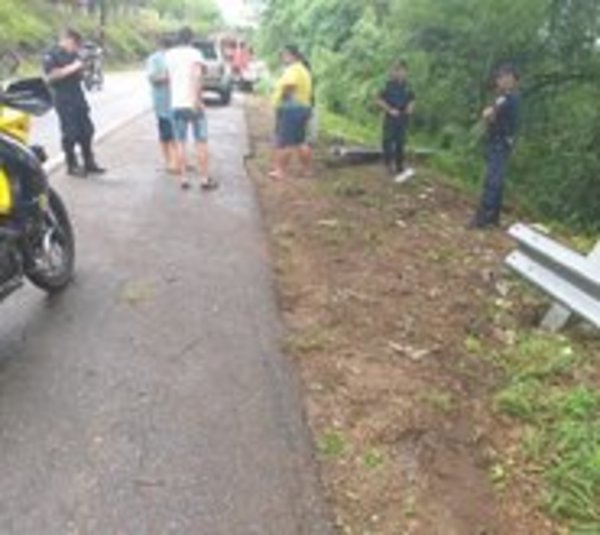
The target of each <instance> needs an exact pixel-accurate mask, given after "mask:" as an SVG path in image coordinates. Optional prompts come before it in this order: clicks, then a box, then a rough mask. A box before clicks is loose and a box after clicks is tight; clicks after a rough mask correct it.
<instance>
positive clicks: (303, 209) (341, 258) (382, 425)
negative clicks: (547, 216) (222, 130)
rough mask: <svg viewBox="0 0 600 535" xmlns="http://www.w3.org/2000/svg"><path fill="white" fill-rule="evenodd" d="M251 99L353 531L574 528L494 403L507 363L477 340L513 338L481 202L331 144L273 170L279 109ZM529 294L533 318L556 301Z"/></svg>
mask: <svg viewBox="0 0 600 535" xmlns="http://www.w3.org/2000/svg"><path fill="white" fill-rule="evenodd" d="M247 109H248V117H249V124H250V129H251V136H252V147H253V155H252V156H251V158H249V160H248V167H249V170H250V174H251V176H252V177H253V179H254V181H255V182H256V184H257V186H258V191H259V196H260V199H261V202H262V205H263V208H264V213H265V218H266V226H267V230H268V233H269V236H270V238H271V243H272V254H273V258H274V263H275V271H276V276H277V282H278V289H279V298H280V305H281V309H282V311H283V315H284V319H285V323H286V325H287V328H288V335H287V338H286V340H285V348H286V350H287V352H288V353H289V355H290V356H291V357H292V358H294V359H295V362H296V363H297V365H298V368H299V370H300V373H301V375H302V378H303V380H304V385H305V395H306V396H305V397H306V411H307V415H308V419H309V422H310V425H311V428H312V430H313V433H314V436H315V442H316V444H317V447H318V449H319V452H320V453H319V455H320V458H321V460H322V477H323V481H324V485H325V487H326V490H327V495H328V498H329V499H330V502H331V504H332V508H333V511H334V514H335V517H336V524H337V526H338V527H339V530H340V533H348V534H361V535H365V534H386V535H387V534H389V535H409V534H410V535H484V534H485V535H504V534H510V535H521V534H522V535H538V534H539V535H546V534H552V533H562V531H560V529H559V528H558V527H556V526H554V525H553V524H552V523H551V522H550V521H549V520H548V519H547V518H546V517H545V516H544V515H543V514H542V513H541V512H540V510H539V498H538V496H539V485H538V482H537V481H536V479H535V476H532V475H531V474H529V473H527V474H528V475H525V471H523V472H521V470H520V469H519V465H518V462H519V461H518V453H517V444H518V441H519V436H518V432H517V431H516V430H515V429H513V427H511V425H510V422H508V421H506V420H505V419H503V418H502V417H501V416H500V415H498V414H497V413H496V412H495V411H494V408H493V403H492V398H493V392H494V391H495V389H496V388H497V382H498V377H497V376H496V373H495V371H494V368H493V366H491V365H490V364H489V363H488V362H487V361H486V359H482V358H481V355H475V354H474V352H473V351H470V349H469V345H470V344H469V341H470V340H474V339H477V340H486V341H487V342H488V344H489V345H490V346H491V347H493V346H494V344H496V343H497V345H498V346H501V345H502V344H503V343H504V340H503V337H506V336H509V335H510V331H509V330H506V329H500V328H498V324H497V320H498V317H499V316H500V315H502V314H505V313H506V312H507V311H506V310H505V308H506V306H507V305H506V304H505V302H504V301H503V295H504V284H505V282H504V277H505V274H504V271H503V268H502V260H503V257H504V256H505V254H506V253H507V251H508V250H509V248H510V246H511V244H510V242H509V241H508V240H507V238H506V237H505V236H504V233H502V232H483V233H481V232H479V233H478V232H470V231H467V230H465V222H466V221H467V219H468V217H469V216H470V215H471V214H472V212H473V209H474V205H473V199H470V198H469V197H468V196H466V195H465V194H464V193H461V192H459V191H458V190H456V189H455V188H453V187H452V186H451V185H449V184H448V183H446V182H444V181H443V180H441V179H440V178H439V177H437V176H435V174H433V173H431V172H429V171H427V170H426V169H424V168H419V169H418V178H416V179H415V180H414V181H413V182H411V183H409V184H405V185H403V186H396V185H394V184H392V183H391V181H390V179H389V177H387V176H386V175H385V174H384V172H383V171H382V170H381V169H380V167H379V166H367V167H353V168H331V167H328V166H326V165H325V164H324V163H323V160H324V159H326V157H325V156H324V155H321V158H320V159H319V163H318V164H317V176H316V177H315V178H313V179H302V178H290V179H289V180H286V181H281V182H275V181H272V180H270V179H269V178H268V177H267V171H268V168H269V162H270V156H269V153H270V147H271V129H272V126H271V125H272V117H271V114H270V111H269V109H268V106H266V105H265V103H264V102H263V101H262V100H261V99H259V98H253V99H249V100H248V104H247ZM527 299H528V298H527V292H524V297H523V301H522V302H518V303H516V304H515V303H512V304H511V305H510V306H511V307H512V308H511V309H510V310H509V311H508V313H509V314H508V315H510V316H511V317H514V321H518V322H520V323H521V324H532V323H533V321H534V320H536V319H537V318H538V316H539V314H540V313H541V311H542V305H541V304H540V303H538V302H536V301H535V300H530V301H527ZM486 347H487V346H486ZM499 459H502V465H500V464H499V463H500V461H499ZM506 459H513V460H514V461H509V464H508V466H509V468H508V469H509V470H510V472H511V473H510V477H505V474H504V470H506V468H501V467H500V466H502V467H506V466H507V465H506V462H505V461H506ZM511 462H513V463H515V464H514V465H513V466H512V468H511V464H510V463H511Z"/></svg>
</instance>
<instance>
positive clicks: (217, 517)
mask: <svg viewBox="0 0 600 535" xmlns="http://www.w3.org/2000/svg"><path fill="white" fill-rule="evenodd" d="M210 125H211V128H210V130H211V152H212V163H211V166H212V173H213V175H214V176H215V177H216V178H218V179H219V180H220V181H221V188H220V189H219V190H218V191H215V192H211V193H203V192H201V191H200V190H199V188H197V187H195V188H194V189H193V190H192V191H190V192H187V193H186V192H182V191H181V190H179V188H178V187H177V185H176V183H175V182H174V181H173V179H172V177H168V176H165V175H164V174H163V173H162V172H161V171H160V170H158V169H159V168H160V162H159V158H158V155H157V151H156V143H155V131H154V121H153V119H152V117H149V116H144V117H143V118H141V119H138V120H136V121H135V122H134V123H131V124H130V125H129V126H128V127H127V128H126V129H124V130H122V131H120V132H118V133H117V134H114V135H113V136H111V137H110V138H108V139H107V140H106V142H105V143H104V144H103V145H102V146H101V147H100V148H99V151H98V152H99V159H100V161H101V162H102V163H104V164H106V165H107V166H109V167H110V173H109V174H108V175H106V177H103V178H102V179H97V180H81V179H79V180H77V179H67V178H64V177H61V176H56V177H53V181H54V183H55V185H56V187H57V188H58V189H59V190H60V192H61V193H62V194H63V196H64V197H65V200H66V202H67V205H68V207H69V209H70V211H71V213H72V216H73V220H74V223H75V227H76V233H77V240H78V269H77V279H76V281H75V283H74V284H73V286H72V287H71V288H70V289H69V290H68V291H67V292H66V293H65V294H64V295H62V296H60V297H58V298H55V299H52V300H49V299H47V298H46V297H45V296H44V295H43V294H42V293H40V292H38V291H37V290H35V289H33V288H30V287H28V288H26V289H24V290H22V291H20V292H18V293H17V294H15V295H14V296H12V297H11V298H10V299H9V300H8V301H6V302H5V303H3V304H2V305H1V306H0V473H1V477H0V533H1V534H3V535H12V534H18V535H38V534H39V535H55V534H56V535H65V534H78V535H79V534H94V535H96V534H98V535H115V534H124V535H130V534H131V535H146V534H147V535H154V534H156V535H166V534H194V535H196V534H201V535H212V534H215V535H217V534H224V535H237V534H240V535H251V534H257V535H258V534H260V535H269V534H273V535H288V534H289V535H296V534H310V535H313V534H314V535H320V534H328V533H331V531H330V525H329V522H328V519H327V516H328V512H327V510H326V507H325V505H324V502H323V499H322V495H321V489H320V486H319V482H318V476H317V469H316V465H315V462H314V459H313V454H312V448H311V443H310V438H309V433H308V431H307V428H306V426H305V423H304V419H303V416H302V404H301V400H300V396H299V385H298V382H297V378H296V376H295V374H294V370H293V369H292V365H291V363H290V362H288V361H287V360H286V358H285V357H283V356H282V355H281V353H280V350H279V345H278V340H279V339H280V335H281V329H280V325H279V321H278V312H277V308H276V303H275V298H274V292H273V288H272V279H271V273H270V268H269V258H268V251H267V247H266V244H265V240H264V237H263V234H262V229H261V220H260V215H259V211H258V209H257V202H256V200H255V198H254V193H253V189H252V186H251V184H250V183H249V181H248V179H247V177H246V174H245V172H244V168H243V160H242V157H243V154H244V151H245V149H246V147H245V145H246V135H245V123H244V120H243V110H242V109H241V107H240V106H239V104H237V105H234V106H232V107H230V108H214V109H212V110H211V112H210Z"/></svg>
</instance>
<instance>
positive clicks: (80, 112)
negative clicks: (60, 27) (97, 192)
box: [43, 29, 105, 177]
mask: <svg viewBox="0 0 600 535" xmlns="http://www.w3.org/2000/svg"><path fill="white" fill-rule="evenodd" d="M81 44H82V37H81V35H80V34H79V33H78V32H76V31H75V30H72V29H69V30H66V31H65V32H64V34H63V35H62V36H61V39H60V42H59V44H58V45H57V46H56V47H54V48H53V49H52V50H50V51H49V52H48V53H47V54H45V56H44V59H43V68H44V72H45V73H46V76H47V80H48V83H49V85H50V88H51V90H52V94H53V96H54V105H55V108H56V112H57V114H58V119H59V123H60V129H61V134H62V146H63V150H64V153H65V159H66V163H67V172H68V173H69V174H70V175H72V176H80V177H83V176H86V175H88V174H100V173H104V172H105V170H104V169H103V168H101V167H100V166H99V165H98V164H97V163H96V160H95V158H94V153H93V150H92V141H93V138H94V125H93V123H92V120H91V118H90V108H89V105H88V103H87V100H86V98H85V95H84V93H83V88H82V86H81V82H82V77H83V69H84V64H83V62H82V60H81V58H80V56H79V51H80V48H81ZM77 145H79V147H80V149H81V155H82V157H83V167H81V166H80V165H79V162H78V160H77V154H76V152H75V148H76V146H77Z"/></svg>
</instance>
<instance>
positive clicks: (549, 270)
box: [506, 223, 600, 330]
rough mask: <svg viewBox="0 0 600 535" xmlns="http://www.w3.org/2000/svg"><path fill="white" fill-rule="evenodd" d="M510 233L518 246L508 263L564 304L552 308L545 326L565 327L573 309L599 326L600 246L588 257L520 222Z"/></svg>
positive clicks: (508, 258) (555, 328) (507, 260)
mask: <svg viewBox="0 0 600 535" xmlns="http://www.w3.org/2000/svg"><path fill="white" fill-rule="evenodd" d="M509 234H510V236H512V237H513V238H514V239H515V240H516V241H517V243H518V249H517V250H516V251H514V252H512V253H511V254H510V255H509V256H508V257H507V258H506V265H507V266H508V267H510V268H511V269H512V270H514V271H515V272H517V273H518V274H519V275H521V276H522V277H523V278H525V279H526V280H527V281H529V282H530V283H532V284H533V285H535V286H537V287H538V288H539V289H541V290H542V291H543V292H544V293H546V294H547V295H549V296H550V297H552V299H554V300H555V301H556V302H557V303H559V304H560V305H562V307H556V306H555V307H554V308H553V310H552V311H551V312H550V313H549V315H548V316H547V317H546V318H545V320H544V324H545V326H546V327H548V328H550V329H552V330H558V329H560V328H562V327H563V326H564V324H566V322H567V320H568V318H569V315H570V314H569V313H568V311H571V312H573V313H575V314H577V315H578V316H580V317H582V318H584V319H586V320H587V321H589V322H590V323H592V324H593V325H594V326H595V327H598V328H600V259H599V253H600V247H599V248H597V249H596V250H595V251H594V252H593V253H592V254H591V255H590V256H588V257H586V256H583V255H581V254H579V253H577V252H575V251H573V250H571V249H569V248H568V247H566V246H564V245H562V244H560V243H558V242H556V241H554V240H552V239H551V238H549V237H548V236H546V235H544V234H542V233H541V232H539V231H537V230H534V229H533V228H531V227H528V226H527V225H523V224H520V223H519V224H516V225H514V226H513V227H511V228H510V230H509ZM563 307H564V308H566V309H568V311H565V310H564V308H563Z"/></svg>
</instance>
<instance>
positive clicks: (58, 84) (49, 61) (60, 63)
mask: <svg viewBox="0 0 600 535" xmlns="http://www.w3.org/2000/svg"><path fill="white" fill-rule="evenodd" d="M78 59H79V55H78V54H77V53H72V52H68V51H66V50H65V49H64V48H62V47H60V46H57V47H55V48H53V49H52V50H50V51H49V52H48V53H46V54H45V55H44V59H43V67H44V72H45V73H46V74H50V73H51V72H52V71H53V70H54V69H60V68H62V67H66V66H67V65H70V64H71V63H73V62H74V61H77V60H78ZM82 78H83V72H82V71H80V72H76V73H74V74H71V75H70V76H67V77H66V78H61V79H60V80H54V81H52V82H50V88H51V89H52V94H53V95H54V104H55V105H56V107H57V108H60V107H65V106H66V107H73V108H78V107H83V108H86V109H87V107H88V106H87V101H86V99H85V95H84V93H83V88H82V87H81V80H82Z"/></svg>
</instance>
